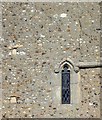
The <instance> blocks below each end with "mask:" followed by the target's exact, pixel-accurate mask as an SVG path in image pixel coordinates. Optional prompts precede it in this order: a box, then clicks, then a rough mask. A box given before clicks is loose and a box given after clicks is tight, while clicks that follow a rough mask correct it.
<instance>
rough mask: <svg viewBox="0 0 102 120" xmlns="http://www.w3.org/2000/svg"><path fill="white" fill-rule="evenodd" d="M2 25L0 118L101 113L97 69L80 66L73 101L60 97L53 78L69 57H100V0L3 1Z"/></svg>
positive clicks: (76, 59) (89, 59)
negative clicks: (77, 93)
mask: <svg viewBox="0 0 102 120" xmlns="http://www.w3.org/2000/svg"><path fill="white" fill-rule="evenodd" d="M2 25H3V27H2V33H3V38H4V39H2V43H3V45H2V50H3V52H2V53H3V60H2V79H3V81H2V91H3V93H2V97H3V98H2V99H3V100H2V102H3V104H2V117H3V118H20V117H21V118H25V117H28V118H35V117H40V118H43V117H46V118H48V117H52V118H53V117H59V118H63V117H68V118H75V117H77V118H91V117H95V118H99V117H100V99H99V98H100V78H101V77H102V76H101V75H100V68H90V69H81V70H80V74H79V75H80V86H79V87H80V90H81V92H80V101H79V103H77V104H71V105H62V104H61V103H60V102H59V99H60V90H59V84H60V82H61V80H60V79H59V77H58V78H56V79H54V78H55V77H56V75H55V73H54V68H55V66H56V65H57V64H59V63H60V62H61V61H63V60H65V59H67V58H69V59H71V60H72V61H73V62H74V63H78V62H92V61H94V62H95V61H96V62H99V61H100V32H99V31H98V30H97V29H99V28H100V6H99V3H33V2H30V3H21V2H11V3H2ZM75 91H77V90H76V89H75ZM56 96H57V97H56ZM54 97H55V98H57V99H54Z"/></svg>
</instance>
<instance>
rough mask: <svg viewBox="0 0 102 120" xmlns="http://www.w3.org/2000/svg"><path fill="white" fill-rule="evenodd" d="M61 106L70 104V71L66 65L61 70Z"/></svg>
mask: <svg viewBox="0 0 102 120" xmlns="http://www.w3.org/2000/svg"><path fill="white" fill-rule="evenodd" d="M61 73H62V104H70V95H71V93H70V70H69V69H68V64H65V65H64V66H63V70H62V72H61Z"/></svg>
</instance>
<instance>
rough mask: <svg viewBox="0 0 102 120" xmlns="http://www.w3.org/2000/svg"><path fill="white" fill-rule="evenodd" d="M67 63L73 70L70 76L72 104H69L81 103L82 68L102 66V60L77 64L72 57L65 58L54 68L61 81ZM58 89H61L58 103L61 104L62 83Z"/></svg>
mask: <svg viewBox="0 0 102 120" xmlns="http://www.w3.org/2000/svg"><path fill="white" fill-rule="evenodd" d="M66 63H67V64H68V66H69V68H70V72H71V78H70V87H71V104H68V105H74V104H79V102H80V101H81V90H80V88H81V87H80V69H87V68H97V67H102V63H101V62H78V63H76V64H75V63H74V62H73V61H72V60H70V59H66V60H63V61H62V62H61V63H60V64H59V65H58V64H57V65H56V66H55V69H54V73H55V74H56V75H57V76H58V78H60V81H61V70H62V66H63V65H64V64H66ZM60 83H61V82H60ZM58 90H60V92H58V93H59V94H60V95H58V96H59V102H58V104H61V84H60V86H59V89H58ZM56 99H58V98H56ZM65 105H66V104H65Z"/></svg>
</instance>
